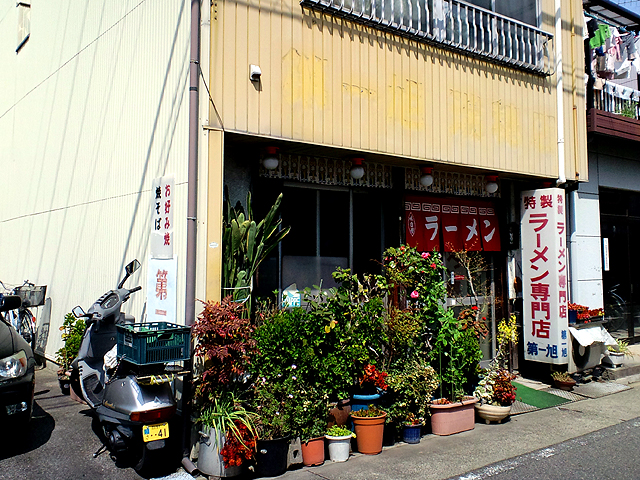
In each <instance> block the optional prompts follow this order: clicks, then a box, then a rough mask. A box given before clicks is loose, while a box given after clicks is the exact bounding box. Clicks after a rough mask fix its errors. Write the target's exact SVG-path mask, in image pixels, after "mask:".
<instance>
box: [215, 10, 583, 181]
mask: <svg viewBox="0 0 640 480" xmlns="http://www.w3.org/2000/svg"><path fill="white" fill-rule="evenodd" d="M572 1H574V3H575V6H577V5H578V2H577V1H576V0H572ZM247 5H249V7H247ZM567 5H568V2H567ZM218 9H219V10H221V11H223V14H219V15H218V16H217V19H216V20H214V24H215V23H216V22H217V23H222V24H223V25H222V26H220V25H218V26H216V25H214V26H213V27H212V29H213V31H214V32H216V33H215V34H214V42H219V43H222V47H220V46H219V45H213V46H212V57H213V59H212V71H213V72H214V75H215V76H216V80H220V81H219V84H221V85H222V88H219V87H214V89H213V91H214V92H215V97H214V99H215V101H216V104H217V105H218V104H220V105H221V109H222V110H223V112H222V116H223V118H224V123H225V128H226V130H227V131H238V132H243V133H251V134H257V135H263V136H272V137H274V138H282V139H290V140H298V141H303V142H309V143H314V144H323V145H332V146H337V147H344V148H346V149H354V150H361V151H364V152H374V153H381V154H388V155H393V156H403V157H409V158H414V159H420V160H425V161H430V162H434V163H438V162H446V163H455V164H459V165H466V166H473V167H479V168H483V169H487V170H488V171H507V172H514V173H531V174H534V175H538V176H544V177H553V176H555V175H557V149H556V140H557V137H556V136H555V130H556V128H555V120H554V118H555V115H556V113H555V94H554V93H553V85H554V82H555V77H554V76H552V77H549V78H541V77H538V76H535V75H531V74H528V73H524V72H518V71H514V70H511V69H509V68H506V67H502V66H497V65H493V64H489V63H486V62H483V61H482V60H479V59H474V58H468V57H465V56H464V55H461V54H458V53H454V52H451V51H447V50H443V49H439V48H437V47H433V46H430V45H425V44H420V43H417V42H414V41H411V40H408V39H404V38H399V37H396V36H394V35H392V34H389V33H385V32H381V31H379V30H376V29H373V28H369V27H364V26H361V25H356V24H353V23H351V22H349V21H347V20H345V19H341V18H334V17H331V16H329V15H326V14H321V13H318V12H314V11H310V10H307V9H302V8H301V7H300V6H299V4H298V3H297V2H294V1H293V0H281V2H278V1H275V2H274V1H273V0H251V2H250V3H249V4H238V3H235V2H233V1H231V0H228V1H222V2H221V3H219V4H218ZM552 9H553V2H550V1H549V0H545V1H544V2H543V14H542V16H541V18H542V19H543V23H544V25H543V29H545V30H546V31H552V26H553V10H552ZM221 13H222V12H221ZM219 32H224V35H220V34H219ZM565 36H566V37H567V40H566V42H567V44H569V42H570V41H571V36H570V32H567V34H566V35H565ZM575 42H576V43H575V45H574V47H575V46H578V45H579V41H578V40H575ZM220 51H222V52H223V54H222V55H221V54H220ZM249 63H256V64H257V65H260V66H261V68H262V70H263V77H262V81H261V83H260V86H259V87H260V88H256V87H255V86H254V85H252V84H251V82H249V80H248V66H249ZM214 64H215V65H214ZM567 68H568V69H567ZM567 68H565V70H567V71H566V72H565V78H566V77H567V76H568V77H569V78H571V69H570V67H567ZM575 71H578V69H576V70H575ZM219 75H221V77H220V76H219ZM566 88H568V90H567V92H566V97H567V101H566V103H567V106H566V107H565V108H569V111H568V113H567V115H566V117H567V118H566V122H565V123H566V127H565V128H566V129H567V137H568V138H569V137H570V138H571V142H569V141H567V142H565V148H566V149H567V156H570V157H571V158H572V159H573V160H572V162H571V165H570V166H569V165H568V166H567V168H568V170H570V171H572V172H573V170H575V169H576V168H575V165H582V164H584V163H585V162H586V155H584V154H582V151H583V150H584V149H583V148H581V147H576V146H575V142H574V141H573V138H574V135H575V133H573V132H580V131H582V129H583V125H584V123H585V121H584V119H582V118H581V117H580V116H578V117H580V118H578V119H576V118H575V116H574V115H573V106H574V104H575V103H576V102H579V103H580V105H578V108H581V106H582V105H583V103H584V100H583V97H582V95H583V93H582V92H581V89H582V87H581V86H579V85H578V83H577V82H576V83H573V82H570V83H568V84H567V87H566ZM574 90H575V93H574ZM576 98H578V100H576ZM581 162H582V163H581ZM572 175H573V173H572Z"/></svg>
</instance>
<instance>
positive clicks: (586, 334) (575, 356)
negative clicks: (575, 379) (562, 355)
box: [568, 324, 615, 373]
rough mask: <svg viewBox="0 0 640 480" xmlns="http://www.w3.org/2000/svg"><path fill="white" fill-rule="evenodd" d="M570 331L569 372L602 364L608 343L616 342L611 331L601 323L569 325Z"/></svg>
mask: <svg viewBox="0 0 640 480" xmlns="http://www.w3.org/2000/svg"><path fill="white" fill-rule="evenodd" d="M569 332H570V334H571V342H569V352H568V354H569V365H568V371H569V373H575V372H582V371H584V370H587V369H589V368H593V367H596V366H598V365H600V362H601V361H602V357H604V355H605V352H606V351H607V345H612V344H615V340H614V339H613V338H612V337H611V335H609V332H607V331H606V330H605V329H604V328H603V327H602V326H601V325H599V324H587V325H581V326H578V327H569Z"/></svg>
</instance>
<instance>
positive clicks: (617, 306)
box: [604, 284, 627, 332]
mask: <svg viewBox="0 0 640 480" xmlns="http://www.w3.org/2000/svg"><path fill="white" fill-rule="evenodd" d="M619 286H620V284H618V285H614V286H613V287H611V288H610V289H609V291H608V292H607V293H606V294H605V299H604V320H605V328H606V329H607V331H609V332H615V331H616V330H620V329H621V328H623V327H624V326H625V325H626V316H625V312H626V308H627V303H626V302H625V301H624V300H623V299H622V297H621V296H620V295H618V294H617V293H616V289H617V288H618V287H619Z"/></svg>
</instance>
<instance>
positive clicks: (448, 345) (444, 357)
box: [430, 310, 482, 435]
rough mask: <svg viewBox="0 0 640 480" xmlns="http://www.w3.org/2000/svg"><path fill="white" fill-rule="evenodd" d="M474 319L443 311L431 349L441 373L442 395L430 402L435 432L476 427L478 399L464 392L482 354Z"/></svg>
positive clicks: (449, 431)
mask: <svg viewBox="0 0 640 480" xmlns="http://www.w3.org/2000/svg"><path fill="white" fill-rule="evenodd" d="M475 321H476V319H475V316H473V315H467V316H466V317H465V319H464V321H458V319H456V318H455V317H454V316H453V312H452V311H451V310H447V311H446V312H444V314H443V317H442V321H441V326H440V330H439V332H438V335H437V337H436V341H435V343H434V346H433V350H432V351H431V361H432V363H433V365H435V366H436V371H437V372H438V373H439V375H440V395H441V397H442V398H440V399H437V400H434V401H433V402H432V403H431V405H430V411H431V431H432V433H434V434H435V435H452V434H454V433H459V432H463V431H466V430H472V429H473V428H474V425H475V418H474V417H475V415H474V407H473V406H474V404H475V403H476V402H477V401H478V399H477V398H475V397H473V396H466V395H465V394H464V392H465V390H468V389H469V388H470V386H471V382H472V379H473V378H475V377H476V371H477V367H478V362H479V361H480V359H481V358H482V351H481V350H480V345H479V343H478V336H479V335H480V333H479V329H477V328H476V327H475V325H474V323H475Z"/></svg>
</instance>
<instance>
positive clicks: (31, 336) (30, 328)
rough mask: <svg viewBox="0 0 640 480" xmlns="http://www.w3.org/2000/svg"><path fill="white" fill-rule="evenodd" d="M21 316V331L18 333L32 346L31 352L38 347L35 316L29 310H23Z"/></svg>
mask: <svg viewBox="0 0 640 480" xmlns="http://www.w3.org/2000/svg"><path fill="white" fill-rule="evenodd" d="M19 316H20V324H19V325H20V329H19V330H18V333H20V335H21V336H22V338H24V340H25V341H26V342H27V343H28V344H29V345H30V346H31V350H33V349H34V348H35V347H36V327H35V322H34V319H33V314H32V313H31V312H30V311H29V310H21V311H20V313H19Z"/></svg>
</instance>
